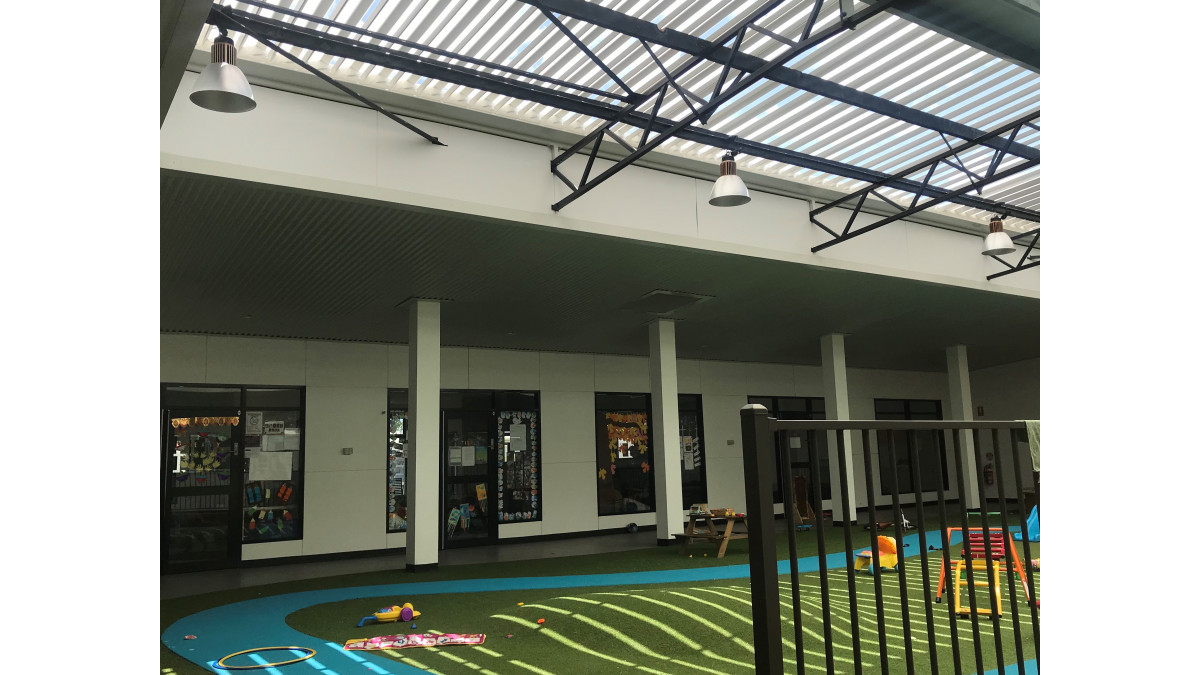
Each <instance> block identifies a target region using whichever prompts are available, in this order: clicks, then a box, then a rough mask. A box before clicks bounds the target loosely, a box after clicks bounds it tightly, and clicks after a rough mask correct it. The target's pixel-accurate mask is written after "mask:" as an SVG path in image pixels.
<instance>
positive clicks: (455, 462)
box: [446, 445, 462, 466]
mask: <svg viewBox="0 0 1200 675" xmlns="http://www.w3.org/2000/svg"><path fill="white" fill-rule="evenodd" d="M446 461H447V462H448V463H449V465H450V466H462V447H460V446H457V445H452V446H450V450H449V452H448V453H447V454H446Z"/></svg>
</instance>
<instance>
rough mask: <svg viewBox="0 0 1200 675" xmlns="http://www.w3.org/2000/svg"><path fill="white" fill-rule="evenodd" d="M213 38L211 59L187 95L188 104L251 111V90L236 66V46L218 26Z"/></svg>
mask: <svg viewBox="0 0 1200 675" xmlns="http://www.w3.org/2000/svg"><path fill="white" fill-rule="evenodd" d="M220 31H221V35H220V36H219V37H218V38H217V39H216V40H213V44H212V62H211V63H209V64H208V65H207V66H205V67H204V70H203V71H201V73H200V78H199V79H197V80H196V86H195V87H193V88H192V93H191V95H190V96H189V97H188V98H189V99H191V101H192V103H195V104H196V105H198V106H200V107H201V108H205V109H207V110H212V111H215V112H224V113H240V112H249V111H251V110H254V107H255V106H256V105H258V104H257V103H255V101H254V92H253V91H252V90H251V89H250V82H249V81H247V80H246V75H245V74H244V73H243V72H242V69H241V68H238V67H237V49H236V48H235V47H234V46H233V40H231V39H229V36H228V35H226V33H225V29H224V28H221V29H220Z"/></svg>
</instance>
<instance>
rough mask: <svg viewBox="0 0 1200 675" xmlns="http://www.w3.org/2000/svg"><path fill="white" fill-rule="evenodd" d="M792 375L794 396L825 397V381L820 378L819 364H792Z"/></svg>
mask: <svg viewBox="0 0 1200 675" xmlns="http://www.w3.org/2000/svg"><path fill="white" fill-rule="evenodd" d="M792 377H793V382H794V384H795V389H796V396H811V397H816V398H824V397H825V383H824V381H823V380H822V379H821V366H792Z"/></svg>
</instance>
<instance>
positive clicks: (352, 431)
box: [304, 387, 387, 492]
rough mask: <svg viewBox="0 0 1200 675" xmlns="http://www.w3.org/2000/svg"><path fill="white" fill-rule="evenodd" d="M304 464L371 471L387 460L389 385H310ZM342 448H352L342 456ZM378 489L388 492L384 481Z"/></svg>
mask: <svg viewBox="0 0 1200 675" xmlns="http://www.w3.org/2000/svg"><path fill="white" fill-rule="evenodd" d="M306 395H307V399H308V400H307V402H306V407H305V415H304V433H305V439H304V454H305V457H304V466H305V470H306V471H307V472H313V471H368V470H375V469H381V468H383V467H384V465H385V464H386V463H387V414H386V410H387V388H386V387H308V388H307V389H306ZM342 448H353V449H354V452H353V453H352V454H350V455H343V454H342ZM377 489H378V490H379V491H380V492H384V491H385V486H384V483H383V481H382V480H381V481H380V483H379V485H378V486H377Z"/></svg>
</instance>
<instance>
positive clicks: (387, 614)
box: [357, 602, 421, 628]
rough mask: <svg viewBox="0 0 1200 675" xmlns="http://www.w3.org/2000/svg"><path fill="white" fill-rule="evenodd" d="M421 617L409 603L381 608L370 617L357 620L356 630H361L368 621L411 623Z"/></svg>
mask: <svg viewBox="0 0 1200 675" xmlns="http://www.w3.org/2000/svg"><path fill="white" fill-rule="evenodd" d="M418 616H421V613H420V612H418V611H417V610H415V609H413V606H412V603H411V602H406V603H404V604H403V605H392V606H391V607H383V608H381V609H380V610H379V611H377V612H375V613H374V614H372V615H371V616H364V617H363V618H361V619H359V620H358V626H357V628H362V627H363V625H364V624H366V623H367V622H368V621H373V622H375V623H391V622H393V621H412V620H413V619H415V618H417V617H418Z"/></svg>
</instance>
